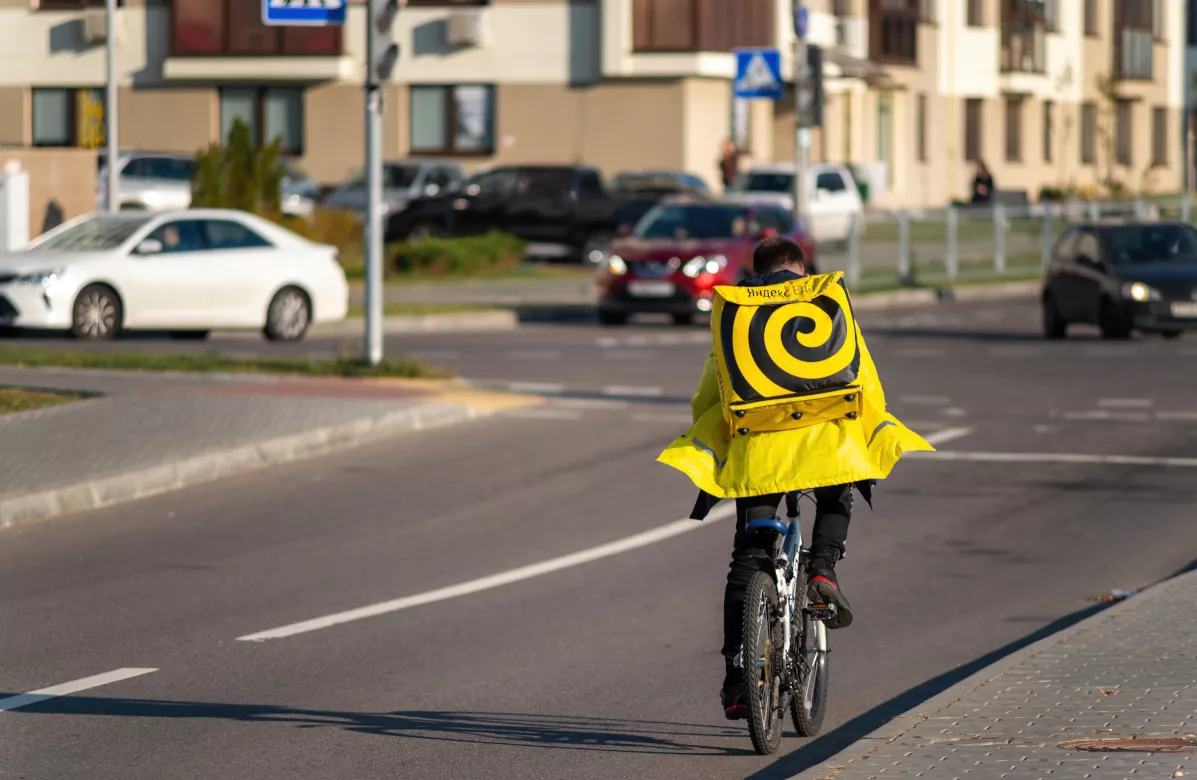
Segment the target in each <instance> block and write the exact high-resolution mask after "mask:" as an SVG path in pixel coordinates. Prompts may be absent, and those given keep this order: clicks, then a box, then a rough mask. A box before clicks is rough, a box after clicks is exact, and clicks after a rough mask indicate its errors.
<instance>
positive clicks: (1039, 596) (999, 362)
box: [0, 303, 1197, 779]
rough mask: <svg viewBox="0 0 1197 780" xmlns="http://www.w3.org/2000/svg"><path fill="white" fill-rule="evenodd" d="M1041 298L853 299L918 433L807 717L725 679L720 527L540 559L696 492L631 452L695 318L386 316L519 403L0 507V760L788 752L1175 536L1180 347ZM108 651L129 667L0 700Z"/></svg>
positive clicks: (525, 767) (578, 769) (1182, 516)
mask: <svg viewBox="0 0 1197 780" xmlns="http://www.w3.org/2000/svg"><path fill="white" fill-rule="evenodd" d="M1034 314H1035V312H1034V309H1033V307H1032V306H1030V305H1028V304H1024V303H1005V304H1001V303H994V304H973V305H969V306H964V305H946V306H942V307H937V308H935V309H929V310H919V311H913V312H887V313H868V314H867V316H866V315H865V314H862V320H863V323H864V326H865V328H866V331H865V332H866V336H868V338H869V344H870V347H871V349H872V351H873V353H874V355H875V357H876V359H877V361H878V364H879V368H880V370H881V372H882V377H883V379H884V380H885V387H886V390H887V393H888V397H889V399H890V404H891V407H892V408H893V409H894V410H895V411H896V412H898V413H899V414H900V415H901V416H902V417H903V418H904V419H905V420H906V421H907V422H908V423H910V424H911V425H912V426H913V427H915V428H916V429H919V430H921V431H923V432H925V433H928V434H931V433H935V432H937V433H938V435H939V436H940V437H942V439H943V441H944V443H943V444H942V446H941V451H942V453H944V454H943V455H940V456H938V457H934V458H922V459H913V458H912V459H910V460H909V462H903V463H902V464H901V465H900V466H899V468H898V470H897V471H896V472H895V474H894V477H893V478H892V479H890V480H888V481H887V482H885V483H884V484H883V486H882V488H881V490H880V491H879V494H878V496H877V501H876V504H877V506H876V510H875V511H872V512H870V511H869V510H868V509H867V508H864V507H863V506H862V507H861V508H860V509H859V511H858V516H857V518H856V519H855V520H854V522H853V527H852V536H851V540H850V543H849V555H848V557H847V558H846V559H845V560H844V561H843V563H842V564H841V567H842V568H841V570H842V577H841V579H842V582H843V583H844V587H845V589H846V591H847V592H848V593H849V595H850V596H851V598H852V600H853V605H854V607H855V609H856V613H857V620H856V622H855V623H854V625H853V626H852V627H851V628H849V629H847V630H845V631H841V632H835V633H833V634H832V635H831V640H832V646H833V648H834V650H835V652H834V654H833V656H832V673H833V682H832V685H833V687H832V693H831V700H832V704H831V711H830V716H829V720H828V722H827V728H826V734H825V736H824V737H821V738H819V739H816V740H811V741H805V742H804V741H802V740H799V739H797V738H796V737H792V736H791V737H789V738H787V740H786V741H785V743H784V744H783V753H782V755H781V756H780V757H777V758H772V759H763V758H759V757H756V756H755V755H753V754H752V753H751V746H750V744H749V742H748V739H747V734H746V732H745V730H744V728H743V726H742V724H728V723H726V722H725V721H722V719H721V713H720V712H719V708H718V704H717V689H718V685H719V681H720V678H721V676H722V663H721V659H720V658H719V656H718V647H719V642H720V637H719V631H720V601H721V597H722V578H723V574H724V571H725V567H726V564H727V558H728V549H729V546H730V541H731V532H732V528H731V524H730V522H729V521H728V520H718V521H713V522H708V523H707V524H704V525H703V526H701V527H699V528H697V529H696V530H692V531H690V530H688V531H686V532H683V533H676V534H674V535H670V536H666V535H664V534H661V535H659V537H660V538H656V539H653V538H645V537H640V538H639V539H638V542H639V543H640V544H639V546H632V544H631V543H630V544H629V545H628V546H629V547H631V549H627V550H626V551H623V552H619V553H618V554H610V555H607V556H605V557H597V556H596V555H590V556H583V559H585V558H593V560H582V561H581V562H580V561H579V560H578V559H573V560H564V561H562V560H560V556H565V555H568V554H571V553H575V552H578V551H583V550H592V549H593V548H595V547H596V546H598V545H603V544H606V543H610V542H613V541H616V540H621V539H625V538H628V537H633V536H635V535H637V534H642V532H645V531H648V530H652V529H656V528H660V527H662V526H666V525H667V524H669V523H671V522H673V521H675V520H676V519H678V518H679V517H682V516H684V515H685V513H686V512H687V511H688V509H689V506H690V503H691V502H692V498H693V492H692V488H691V487H690V486H689V485H688V484H687V483H686V481H685V480H684V478H682V477H680V476H679V475H676V474H674V473H672V472H671V471H670V470H668V469H666V468H664V467H661V466H656V465H654V464H653V463H652V461H653V458H654V457H655V455H656V454H657V452H658V451H659V450H660V448H661V447H662V446H664V444H666V443H667V442H668V441H669V439H670V438H671V437H672V436H673V435H675V434H676V433H677V432H679V431H680V430H681V429H682V428H683V427H684V421H685V416H686V413H687V411H688V407H687V404H686V397H687V396H688V394H689V392H690V391H691V389H692V384H693V381H694V379H695V378H696V376H697V373H698V367H699V363H700V361H701V359H702V357H703V355H704V352H705V350H706V347H705V345H704V344H702V343H701V339H700V338H692V337H693V336H694V334H700V333H701V331H700V330H695V331H685V330H680V329H674V328H671V327H644V328H635V327H633V328H629V329H626V330H618V331H610V330H599V329H597V328H590V327H585V326H562V327H553V328H550V327H545V328H531V329H523V330H521V331H518V332H516V333H508V334H490V335H485V336H480V335H472V336H467V335H448V334H447V335H443V336H424V337H420V338H418V339H405V340H403V346H405V347H407V348H409V349H411V350H413V351H415V352H417V353H434V352H435V353H439V359H442V360H444V361H446V362H451V363H453V364H455V365H458V366H460V368H461V370H462V372H463V373H464V374H465V375H466V376H470V377H476V378H480V379H485V380H488V381H490V382H493V383H495V384H507V383H511V382H525V383H528V382H532V383H539V384H541V385H542V386H545V389H552V390H553V393H552V395H553V397H552V398H551V399H550V401H549V402H548V403H546V405H544V406H543V407H540V408H536V409H532V410H523V411H519V412H513V413H510V414H509V415H508V416H505V417H500V418H495V419H491V420H487V421H483V422H480V423H477V424H474V425H471V426H469V427H459V428H454V429H446V430H442V431H430V432H426V433H422V434H418V435H414V436H410V437H407V438H404V439H397V440H395V441H391V442H387V443H383V444H379V445H375V446H372V447H370V448H367V449H360V450H355V451H352V452H349V453H346V454H341V455H338V456H335V457H330V458H325V459H321V460H318V461H311V462H307V463H304V464H299V465H294V466H290V467H282V468H278V469H275V470H272V471H269V472H262V473H257V474H253V475H247V476H245V477H243V478H237V479H232V480H227V481H225V482H222V483H220V484H219V485H218V486H209V487H206V488H200V489H194V490H187V491H182V492H178V493H173V494H169V495H166V496H162V497H158V498H154V499H149V500H145V501H142V502H138V503H136V504H130V505H124V506H120V507H114V508H111V509H106V510H101V511H98V512H93V513H90V514H86V515H78V516H73V517H67V518H61V519H59V520H55V521H51V522H48V523H44V524H41V525H35V526H30V527H26V528H20V529H16V530H12V531H8V532H5V533H4V534H3V537H2V539H0V593H3V594H4V598H3V599H0V627H3V628H2V629H0V658H2V659H3V663H2V664H0V778H10V777H11V778H155V779H158V778H196V777H204V778H246V777H260V778H276V777H277V778H327V777H353V778H374V777H378V778H382V777H388V778H391V777H402V778H450V777H453V778H455V777H462V778H492V777H494V778H509V777H523V778H542V777H543V778H558V777H571V778H574V777H576V778H608V777H619V778H623V777H653V778H695V777H701V778H708V777H710V778H743V777H752V778H782V777H788V776H789V775H790V774H792V773H793V772H796V771H798V770H800V769H803V768H805V767H807V766H810V765H812V764H814V763H816V762H818V761H819V760H821V759H824V758H826V757H827V756H828V755H830V754H831V753H833V752H834V751H835V750H836V749H838V748H839V747H842V746H843V745H845V744H846V743H847V742H849V741H851V740H852V739H854V738H856V737H858V736H861V735H862V734H864V733H866V732H868V731H870V730H871V729H872V728H874V727H876V726H878V725H880V724H881V723H883V722H884V721H885V720H886V719H888V718H890V717H892V716H894V715H896V714H898V713H900V712H902V711H905V710H906V709H908V708H910V707H912V706H915V705H916V704H917V703H918V702H919V701H921V700H922V699H924V698H926V697H927V696H929V695H931V694H933V693H935V692H937V691H938V690H941V689H943V688H945V687H947V686H948V685H950V684H951V683H952V682H954V681H956V680H958V679H960V678H961V677H963V676H965V675H967V674H969V673H971V672H972V671H974V670H975V669H976V668H978V667H979V666H981V665H984V664H985V663H988V662H989V661H992V660H993V659H994V658H996V657H997V656H998V655H1000V654H1001V653H1002V652H1006V651H1008V650H1009V649H1011V648H1012V647H1015V646H1018V645H1019V644H1021V643H1026V642H1028V641H1031V640H1032V639H1034V638H1036V637H1037V636H1038V635H1040V634H1041V633H1042V632H1045V631H1050V630H1053V629H1055V628H1058V627H1059V626H1061V625H1063V624H1066V623H1067V622H1069V621H1071V620H1075V619H1076V618H1077V617H1078V616H1079V615H1082V614H1085V613H1086V612H1087V611H1088V610H1091V609H1094V608H1095V607H1094V604H1093V601H1092V599H1093V598H1094V597H1097V596H1099V595H1101V594H1105V593H1108V592H1109V591H1110V590H1111V589H1114V588H1137V587H1141V586H1144V585H1147V584H1149V583H1151V582H1153V581H1155V580H1158V579H1159V578H1162V577H1165V576H1167V575H1169V574H1171V573H1173V572H1175V571H1177V570H1178V569H1181V568H1183V567H1185V566H1187V565H1189V564H1190V563H1191V562H1192V561H1193V560H1194V559H1195V558H1197V524H1195V523H1193V522H1192V509H1191V507H1192V503H1193V500H1194V498H1195V497H1197V496H1195V493H1197V487H1195V486H1194V485H1195V482H1194V480H1193V476H1194V473H1195V468H1194V466H1195V465H1197V461H1194V460H1192V457H1193V456H1194V455H1195V454H1197V397H1194V394H1193V392H1192V389H1193V388H1194V387H1197V340H1194V341H1192V342H1189V341H1186V340H1181V341H1179V342H1163V341H1160V340H1136V341H1132V342H1128V343H1121V344H1118V343H1109V342H1102V341H1100V340H1098V339H1096V338H1095V337H1092V336H1085V335H1083V334H1082V335H1079V336H1078V338H1076V339H1075V340H1070V341H1068V342H1064V343H1054V344H1046V343H1044V342H1042V341H1040V340H1039V339H1038V338H1037V337H1036V336H1035V335H1034V323H1035V316H1034ZM391 346H394V347H397V346H399V344H398V342H396V343H395V344H393V345H391ZM230 348H231V347H230ZM428 356H429V357H431V355H428ZM548 386H556V387H552V388H549V387H548ZM650 393H651V395H650ZM952 453H955V455H952ZM1107 456H1133V457H1134V458H1138V459H1140V460H1133V459H1132V460H1129V461H1127V460H1125V459H1123V460H1121V461H1119V460H1117V459H1114V458H1110V457H1107ZM951 458H956V459H951ZM964 458H974V459H979V460H966V459H964ZM1163 458H1174V459H1179V460H1172V461H1164V460H1160V459H1163ZM675 530H676V529H675ZM607 552H610V550H608V551H607ZM554 560H555V561H556V564H555V565H554V566H549V567H542V568H541V569H539V570H538V569H520V567H527V566H531V565H534V564H537V563H540V562H544V561H554ZM569 564H576V565H569ZM546 569H548V570H547V571H546ZM513 570H515V574H513V575H511V576H508V577H499V578H497V579H496V580H492V581H490V582H483V583H481V584H480V585H479V586H477V590H476V592H472V593H467V594H464V595H456V596H454V595H453V593H452V592H450V593H448V594H445V593H441V594H440V596H442V597H445V598H441V600H430V599H420V598H416V599H410V600H408V601H406V602H398V603H393V602H392V603H390V604H386V602H391V601H392V600H395V599H401V598H403V597H415V596H419V595H420V594H427V593H428V592H430V591H435V590H437V589H441V588H446V587H449V586H453V585H455V584H458V583H463V582H467V581H473V580H476V579H477V578H480V577H485V576H489V575H500V574H502V573H507V572H512V571H513ZM509 580H510V581H509ZM434 595H435V594H434ZM380 603H383V604H384V607H381V608H379V610H376V611H378V612H380V614H375V615H373V616H370V617H364V616H361V615H358V616H356V617H359V618H360V619H353V620H348V621H347V622H337V621H336V620H326V621H324V622H323V623H321V624H318V625H319V627H317V628H315V629H314V630H310V631H305V632H301V633H295V634H292V635H289V636H285V637H281V638H273V639H267V640H265V641H254V642H251V641H238V638H239V637H246V636H253V635H258V634H261V632H269V631H271V630H272V629H276V628H279V627H286V626H293V625H295V624H297V623H300V622H302V621H308V620H311V619H315V618H321V617H323V616H329V615H335V614H338V613H342V612H343V611H345V610H353V609H356V608H359V607H366V606H369V605H376V604H380ZM350 617H354V616H353V615H351V616H350ZM126 668H136V669H155V670H156V671H153V672H146V673H142V674H138V675H136V676H132V677H129V678H128V679H123V680H119V681H114V682H110V683H109V684H105V685H101V686H98V687H93V688H89V689H87V690H85V691H81V692H79V693H78V694H76V695H67V696H58V697H54V698H48V699H46V700H44V701H41V702H40V703H33V704H29V705H28V706H25V707H22V708H19V709H14V710H12V711H8V712H4V711H2V710H3V709H4V702H3V699H4V698H5V697H6V696H9V695H15V694H21V693H25V692H29V691H35V690H39V689H43V688H45V687H47V686H55V685H60V684H63V683H68V682H71V681H76V680H80V679H82V678H87V677H90V676H92V675H98V674H103V673H106V672H110V671H113V670H118V669H126ZM128 674H133V673H128Z"/></svg>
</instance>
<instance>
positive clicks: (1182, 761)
mask: <svg viewBox="0 0 1197 780" xmlns="http://www.w3.org/2000/svg"><path fill="white" fill-rule="evenodd" d="M832 695H833V696H834V693H833V694H832ZM1149 740H1164V742H1162V743H1153V742H1149ZM1077 741H1081V742H1077ZM913 777H923V778H932V779H934V778H965V777H970V778H1009V780H1022V779H1023V778H1028V779H1038V778H1048V779H1049V780H1051V779H1054V778H1095V779H1096V780H1102V779H1104V778H1133V779H1137V778H1170V777H1197V572H1191V573H1188V574H1184V575H1181V576H1179V577H1176V578H1175V579H1172V580H1169V581H1167V582H1164V583H1162V584H1160V585H1157V586H1155V587H1153V588H1151V589H1149V590H1147V591H1145V592H1144V593H1142V594H1139V595H1138V596H1134V597H1132V598H1131V599H1128V600H1127V601H1124V602H1122V603H1118V604H1114V605H1112V606H1111V607H1110V608H1109V609H1107V610H1105V611H1103V612H1101V613H1099V614H1097V615H1095V616H1093V617H1090V618H1088V619H1086V620H1084V621H1082V622H1080V623H1078V624H1076V625H1075V626H1073V627H1071V628H1069V629H1066V630H1065V631H1062V632H1060V633H1059V634H1056V635H1054V636H1051V637H1048V638H1047V639H1045V640H1043V641H1041V642H1038V643H1036V644H1034V645H1032V646H1030V647H1028V648H1026V649H1024V650H1021V651H1019V652H1017V653H1015V654H1013V655H1011V656H1009V657H1007V658H1006V659H1004V660H1002V661H1000V662H999V663H997V664H996V665H994V666H992V667H990V668H989V669H986V670H984V671H982V672H980V673H978V674H977V675H974V676H973V677H970V678H969V679H967V680H965V681H963V682H961V683H959V684H958V685H956V686H954V687H953V688H951V689H949V690H948V691H945V692H944V693H942V694H940V695H939V696H937V697H935V698H934V699H932V700H931V701H929V702H926V703H925V704H924V705H922V706H920V707H918V708H916V709H915V710H912V711H911V712H909V713H907V714H905V715H902V716H900V717H898V718H896V719H895V720H893V721H891V722H890V723H889V724H887V725H886V726H885V727H883V728H882V729H880V730H879V731H878V732H876V733H874V734H872V735H870V736H869V737H866V738H865V739H863V740H860V741H858V742H856V743H855V744H853V745H852V746H851V747H849V748H848V749H846V750H845V751H843V752H842V753H840V754H839V755H837V756H835V757H833V758H832V759H831V760H830V761H828V762H827V763H826V764H824V765H822V766H820V767H816V768H814V769H810V770H807V771H806V772H803V773H802V774H800V775H798V778H802V779H803V780H813V779H814V778H835V780H872V779H873V778H876V780H887V779H888V778H913Z"/></svg>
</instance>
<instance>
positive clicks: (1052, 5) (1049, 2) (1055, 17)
mask: <svg viewBox="0 0 1197 780" xmlns="http://www.w3.org/2000/svg"><path fill="white" fill-rule="evenodd" d="M1066 1H1067V0H1066ZM1043 14H1044V16H1046V17H1047V31H1048V32H1060V0H1046V2H1044V4H1043Z"/></svg>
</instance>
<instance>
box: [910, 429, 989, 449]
mask: <svg viewBox="0 0 1197 780" xmlns="http://www.w3.org/2000/svg"><path fill="white" fill-rule="evenodd" d="M972 432H973V429H972V428H944V429H943V430H942V431H935V432H934V433H928V434H927V435H926V436H924V437H923V440H924V441H926V442H927V443H928V444H930V445H931V446H932V447H938V446H939V445H941V444H947V443H948V442H950V441H956V440H957V439H963V438H964V437H965V436H968V435H969V434H970V433H972ZM910 454H911V455H916V454H931V453H913V452H912V453H910Z"/></svg>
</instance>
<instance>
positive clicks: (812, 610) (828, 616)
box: [803, 604, 836, 620]
mask: <svg viewBox="0 0 1197 780" xmlns="http://www.w3.org/2000/svg"><path fill="white" fill-rule="evenodd" d="M803 612H805V613H806V614H807V615H810V617H811V619H812V620H833V619H834V618H835V614H836V612H835V604H811V605H810V606H809V607H807V608H806V609H804V610H803Z"/></svg>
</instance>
